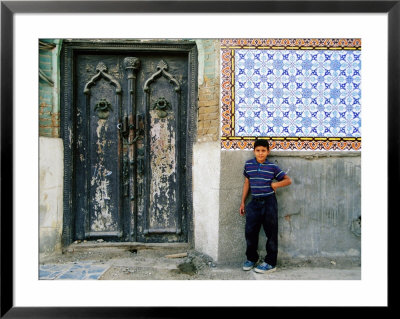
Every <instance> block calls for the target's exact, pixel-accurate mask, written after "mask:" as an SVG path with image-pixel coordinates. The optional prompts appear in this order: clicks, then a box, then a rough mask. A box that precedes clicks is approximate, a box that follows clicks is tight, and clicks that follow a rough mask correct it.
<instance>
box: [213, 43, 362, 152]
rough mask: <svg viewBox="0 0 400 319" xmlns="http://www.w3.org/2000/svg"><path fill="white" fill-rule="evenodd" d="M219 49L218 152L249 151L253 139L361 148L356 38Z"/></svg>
mask: <svg viewBox="0 0 400 319" xmlns="http://www.w3.org/2000/svg"><path fill="white" fill-rule="evenodd" d="M246 41H247V42H246ZM296 41H297V42H296ZM318 41H319V42H318ZM299 43H300V44H301V45H310V44H313V46H311V47H304V46H293V45H296V44H299ZM252 44H253V45H256V46H254V47H251V46H249V45H252ZM282 44H284V45H285V46H283V47H282V46H279V47H276V45H282ZM268 45H270V46H269V47H268ZM274 45H275V46H274ZM321 45H324V46H321ZM329 45H331V47H329ZM340 45H350V46H349V47H340ZM229 46H230V47H229ZM221 48H222V52H221V58H222V105H223V110H222V147H223V148H224V149H232V148H233V149H234V148H251V147H252V141H254V139H255V138H256V137H263V138H266V139H269V140H270V141H271V144H272V146H273V147H274V148H276V149H292V150H293V149H294V150H359V149H360V148H361V104H360V100H361V88H360V86H361V74H360V72H361V51H360V48H361V42H360V41H359V40H357V39H356V40H353V39H338V40H334V39H322V40H312V39H311V40H310V39H308V40H307V39H303V40H299V39H276V40H275V42H273V40H271V39H258V40H255V39H250V40H236V42H232V40H222V42H221Z"/></svg>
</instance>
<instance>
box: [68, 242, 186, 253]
mask: <svg viewBox="0 0 400 319" xmlns="http://www.w3.org/2000/svg"><path fill="white" fill-rule="evenodd" d="M110 248H111V249H121V250H132V249H136V250H144V249H171V248H180V249H190V248H191V245H190V244H189V243H141V242H106V241H103V242H98V241H95V240H94V241H86V242H79V241H76V242H74V243H73V244H71V245H69V246H68V247H65V248H64V249H63V252H77V251H84V250H86V249H110Z"/></svg>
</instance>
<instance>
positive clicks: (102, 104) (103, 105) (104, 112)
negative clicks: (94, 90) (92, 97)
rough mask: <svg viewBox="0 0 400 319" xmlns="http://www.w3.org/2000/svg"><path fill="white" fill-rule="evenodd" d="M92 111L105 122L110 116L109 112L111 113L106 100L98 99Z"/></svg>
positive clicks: (109, 104) (109, 105)
mask: <svg viewBox="0 0 400 319" xmlns="http://www.w3.org/2000/svg"><path fill="white" fill-rule="evenodd" d="M94 110H95V111H96V112H97V116H98V117H99V118H100V119H102V120H105V119H107V118H108V116H109V114H110V110H111V111H112V110H113V109H112V107H111V103H110V102H108V101H107V100H106V99H100V101H99V102H97V104H96V106H95V107H94Z"/></svg>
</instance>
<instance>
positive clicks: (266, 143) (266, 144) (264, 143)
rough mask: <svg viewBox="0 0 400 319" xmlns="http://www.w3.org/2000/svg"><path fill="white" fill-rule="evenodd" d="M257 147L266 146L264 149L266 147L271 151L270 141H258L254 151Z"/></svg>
mask: <svg viewBox="0 0 400 319" xmlns="http://www.w3.org/2000/svg"><path fill="white" fill-rule="evenodd" d="M257 146H264V147H266V148H267V150H268V151H269V143H268V140H261V139H256V141H255V142H254V149H256V147H257Z"/></svg>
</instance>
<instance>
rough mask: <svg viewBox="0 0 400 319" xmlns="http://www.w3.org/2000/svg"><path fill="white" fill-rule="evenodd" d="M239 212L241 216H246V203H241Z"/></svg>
mask: <svg viewBox="0 0 400 319" xmlns="http://www.w3.org/2000/svg"><path fill="white" fill-rule="evenodd" d="M239 214H240V215H241V216H244V215H245V214H246V212H245V210H244V203H242V204H240V209H239Z"/></svg>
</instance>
